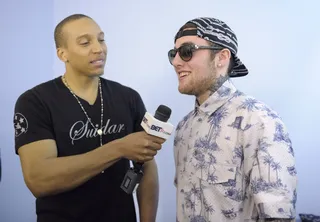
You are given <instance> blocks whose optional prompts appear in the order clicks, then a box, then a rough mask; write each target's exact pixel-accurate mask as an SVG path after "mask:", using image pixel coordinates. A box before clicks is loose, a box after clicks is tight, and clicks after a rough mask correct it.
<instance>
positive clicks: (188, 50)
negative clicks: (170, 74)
mask: <svg viewBox="0 0 320 222" xmlns="http://www.w3.org/2000/svg"><path fill="white" fill-rule="evenodd" d="M192 53H193V50H192V46H190V45H185V46H182V47H181V48H179V55H180V57H181V59H182V60H183V61H186V62H187V61H190V60H191V58H192Z"/></svg>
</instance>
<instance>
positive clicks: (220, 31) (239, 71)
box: [174, 17, 249, 77]
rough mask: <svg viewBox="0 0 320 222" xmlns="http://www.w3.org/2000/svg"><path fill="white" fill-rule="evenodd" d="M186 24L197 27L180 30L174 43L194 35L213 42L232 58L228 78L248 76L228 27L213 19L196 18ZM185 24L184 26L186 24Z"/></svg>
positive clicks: (232, 33) (232, 34)
mask: <svg viewBox="0 0 320 222" xmlns="http://www.w3.org/2000/svg"><path fill="white" fill-rule="evenodd" d="M187 23H193V24H195V25H196V26H197V29H195V30H185V31H184V30H182V29H180V30H179V31H178V33H177V34H176V36H175V39H174V41H176V40H177V39H178V38H180V37H182V36H187V35H196V36H198V37H200V38H203V39H205V40H207V41H210V42H213V43H215V44H217V45H220V46H223V47H225V48H227V49H229V50H230V52H231V54H232V55H233V58H234V67H233V69H232V70H231V73H230V74H229V76H230V77H242V76H246V75H248V73H249V71H248V69H247V68H246V66H245V65H244V64H243V63H242V62H241V61H240V59H239V58H238V56H237V52H238V40H237V37H236V35H235V33H234V32H233V31H232V30H231V29H230V27H229V26H228V25H227V24H226V23H224V22H223V21H220V20H218V19H215V18H207V17H202V18H196V19H193V20H190V21H188V22H187ZM187 23H186V24H187Z"/></svg>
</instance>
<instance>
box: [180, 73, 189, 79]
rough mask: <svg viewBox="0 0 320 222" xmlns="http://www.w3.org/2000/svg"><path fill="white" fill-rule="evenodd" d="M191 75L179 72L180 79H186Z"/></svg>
mask: <svg viewBox="0 0 320 222" xmlns="http://www.w3.org/2000/svg"><path fill="white" fill-rule="evenodd" d="M188 75H190V72H179V79H182V78H185V77H187V76H188Z"/></svg>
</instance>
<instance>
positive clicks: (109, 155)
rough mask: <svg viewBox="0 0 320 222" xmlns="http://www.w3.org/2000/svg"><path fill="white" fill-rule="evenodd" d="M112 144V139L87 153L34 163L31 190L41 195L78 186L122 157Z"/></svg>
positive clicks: (115, 144)
mask: <svg viewBox="0 0 320 222" xmlns="http://www.w3.org/2000/svg"><path fill="white" fill-rule="evenodd" d="M115 146H117V143H116V142H115V143H113V142H111V143H109V144H105V145H104V146H102V147H99V148H97V149H95V150H93V151H90V152H88V153H84V154H80V155H75V156H67V157H55V158H48V159H45V160H41V161H38V162H36V163H34V166H33V167H32V170H31V171H30V175H29V177H28V178H30V180H29V185H30V186H29V188H30V190H31V191H32V192H33V194H34V195H35V196H37V197H40V196H48V195H53V194H57V193H61V192H65V191H68V190H71V189H73V188H75V187H78V186H80V185H81V184H83V183H85V182H86V181H88V180H89V179H90V178H92V177H93V176H95V175H97V174H98V173H100V172H101V171H102V170H104V169H106V168H108V167H110V166H111V165H113V164H114V163H115V162H117V161H118V160H119V159H120V158H121V155H120V153H119V152H118V149H115Z"/></svg>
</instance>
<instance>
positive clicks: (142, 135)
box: [121, 131, 165, 162]
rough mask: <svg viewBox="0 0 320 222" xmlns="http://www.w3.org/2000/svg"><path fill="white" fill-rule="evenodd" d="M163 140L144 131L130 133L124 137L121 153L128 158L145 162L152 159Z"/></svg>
mask: <svg viewBox="0 0 320 222" xmlns="http://www.w3.org/2000/svg"><path fill="white" fill-rule="evenodd" d="M164 142H165V140H164V139H161V138H158V137H155V136H151V135H148V134H147V133H146V132H144V131H142V132H137V133H132V134H130V135H128V136H126V137H125V138H124V141H123V145H122V146H121V147H122V153H123V154H124V157H125V158H127V159H129V160H132V161H135V162H147V161H150V160H152V159H153V157H154V156H155V155H156V154H157V152H158V150H160V149H161V147H162V144H163V143H164Z"/></svg>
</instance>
